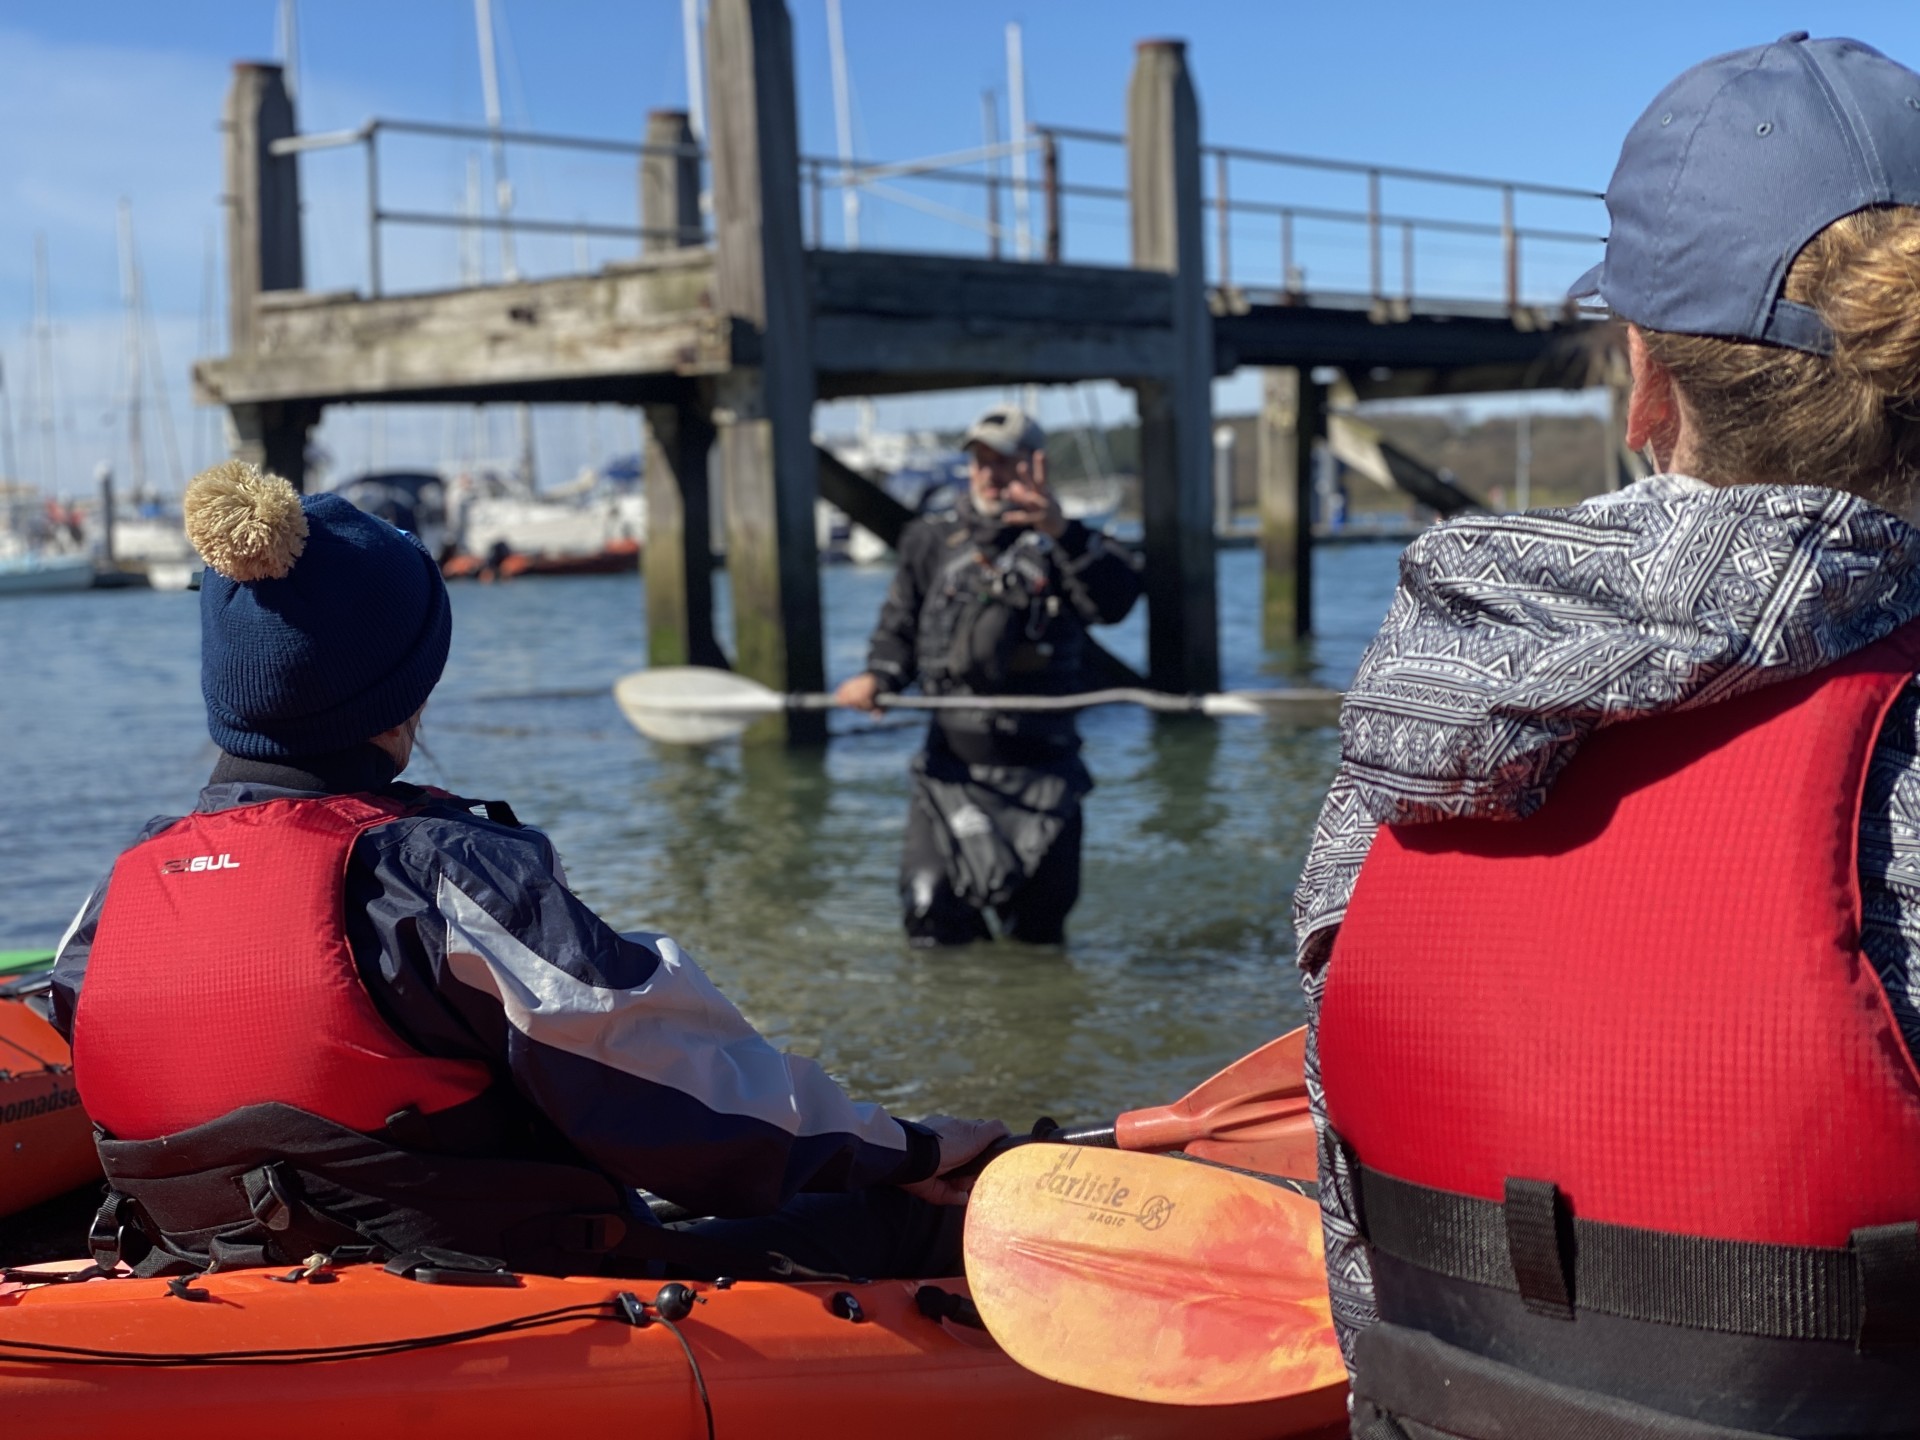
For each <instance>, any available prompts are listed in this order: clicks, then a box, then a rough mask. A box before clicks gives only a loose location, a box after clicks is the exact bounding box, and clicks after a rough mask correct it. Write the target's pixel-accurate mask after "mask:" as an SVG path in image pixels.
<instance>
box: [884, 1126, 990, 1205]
mask: <svg viewBox="0 0 1920 1440" xmlns="http://www.w3.org/2000/svg"><path fill="white" fill-rule="evenodd" d="M920 1123H921V1124H922V1125H924V1126H926V1127H927V1128H928V1129H929V1130H931V1131H933V1133H934V1134H935V1135H937V1136H939V1137H940V1168H939V1169H938V1170H937V1171H935V1172H934V1173H933V1175H932V1176H930V1177H929V1178H927V1179H925V1180H916V1181H914V1182H913V1184H911V1185H902V1186H901V1187H900V1188H901V1189H902V1190H904V1191H906V1192H907V1193H908V1194H909V1195H917V1196H919V1197H920V1199H922V1200H928V1201H931V1202H932V1203H933V1204H935V1205H964V1204H966V1201H967V1194H968V1192H970V1191H971V1190H972V1189H973V1181H974V1177H973V1176H971V1175H963V1176H951V1177H950V1176H949V1175H948V1174H947V1172H948V1171H950V1170H954V1169H957V1168H958V1167H960V1166H962V1165H964V1164H966V1163H967V1162H968V1161H969V1160H971V1159H973V1157H974V1156H976V1155H978V1154H979V1153H980V1152H981V1151H982V1150H984V1149H986V1148H987V1147H988V1146H989V1145H991V1144H993V1142H994V1141H996V1140H1004V1139H1006V1137H1007V1135H1008V1133H1009V1132H1008V1130H1007V1127H1006V1126H1004V1125H1002V1124H1001V1123H1000V1122H999V1121H998V1120H956V1119H955V1118H954V1117H953V1116H951V1115H929V1116H927V1118H926V1119H924V1120H922V1121H921V1122H920Z"/></svg>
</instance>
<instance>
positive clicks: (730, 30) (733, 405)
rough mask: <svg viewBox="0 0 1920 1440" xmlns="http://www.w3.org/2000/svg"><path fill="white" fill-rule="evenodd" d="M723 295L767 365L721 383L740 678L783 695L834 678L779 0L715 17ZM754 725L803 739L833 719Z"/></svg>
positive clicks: (712, 90) (788, 33) (790, 95)
mask: <svg viewBox="0 0 1920 1440" xmlns="http://www.w3.org/2000/svg"><path fill="white" fill-rule="evenodd" d="M707 75H708V79H707V94H708V95H709V97H711V101H712V103H711V105H710V107H709V112H708V113H709V114H710V116H711V117H712V119H711V123H710V128H709V131H708V144H709V146H710V147H711V155H712V166H713V223H714V244H715V252H716V253H715V262H714V292H715V293H714V302H715V306H716V308H717V309H718V310H719V311H720V312H721V313H722V314H723V315H727V316H730V317H733V318H734V319H735V320H737V321H744V322H746V323H747V324H748V325H749V326H751V327H752V328H753V329H754V330H755V331H757V332H758V342H759V364H758V365H757V366H754V367H743V368H735V369H733V370H731V371H729V372H728V373H727V374H726V375H725V376H723V377H722V378H721V381H720V394H719V403H718V406H717V408H716V410H715V418H716V419H717V420H718V421H719V426H720V464H721V468H722V473H723V476H724V482H725V485H726V511H727V574H728V577H729V579H730V581H731V583H732V586H733V614H734V632H735V634H736V636H737V637H738V644H737V646H736V649H737V652H738V654H737V663H738V666H739V669H740V671H741V673H743V674H745V675H750V676H752V677H753V678H754V679H755V680H758V681H760V682H761V683H762V684H765V685H771V686H773V687H774V688H775V689H778V690H787V691H796V690H819V689H821V688H823V687H824V685H825V683H826V668H825V656H824V646H823V644H822V640H821V633H820V632H821V623H820V574H819V555H818V553H817V551H816V548H815V543H814V529H813V507H814V500H815V498H816V496H817V495H818V493H819V486H818V482H817V480H816V478H815V473H814V472H815V466H816V462H815V459H814V452H813V436H812V420H813V398H814V374H813V355H812V350H811V344H812V341H811V336H810V334H809V330H808V326H809V316H808V299H807V296H808V290H807V283H808V282H807V269H806V253H805V248H804V241H803V238H802V234H801V229H800V161H799V154H798V151H797V149H796V148H795V146H796V142H795V139H794V137H795V135H796V134H797V133H798V128H799V127H798V122H797V119H796V112H795V106H794V88H793V32H792V26H791V23H790V22H789V20H788V18H787V8H786V6H785V5H784V4H782V3H781V0H713V4H712V7H711V9H710V10H709V11H708V17H707ZM783 719H784V723H782V718H776V720H775V721H774V722H773V723H772V724H770V725H767V726H764V727H763V726H756V727H755V729H754V731H753V732H752V733H753V734H755V735H760V736H773V737H779V736H781V735H783V734H784V736H785V737H786V738H787V739H788V740H789V741H790V742H794V743H813V742H819V741H823V740H824V739H825V738H826V722H825V717H824V716H822V715H820V714H818V713H817V712H816V713H800V712H796V713H795V714H793V715H791V716H788V717H783Z"/></svg>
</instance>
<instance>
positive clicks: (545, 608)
mask: <svg viewBox="0 0 1920 1440" xmlns="http://www.w3.org/2000/svg"><path fill="white" fill-rule="evenodd" d="M1395 559H1396V555H1395V552H1394V550H1393V549H1392V548H1391V547H1386V546H1364V547H1355V548H1353V549H1346V550H1330V551H1324V552H1323V553H1322V555H1321V557H1320V568H1319V571H1318V577H1317V583H1318V587H1319V602H1320V604H1321V606H1322V617H1323V623H1322V626H1321V632H1322V633H1321V636H1320V639H1319V641H1318V643H1317V647H1316V650H1315V652H1314V656H1313V660H1314V665H1313V669H1312V672H1311V678H1312V679H1314V680H1316V681H1317V682H1319V683H1326V684H1336V685H1337V684H1342V683H1344V682H1345V681H1346V679H1347V678H1348V676H1349V675H1350V674H1351V673H1352V669H1353V666H1354V664H1355V662H1356V661H1357V660H1358V658H1359V653H1360V649H1361V647H1362V646H1363V645H1364V644H1365V641H1366V639H1367V637H1368V636H1369V635H1370V634H1371V633H1372V630H1373V628H1374V626H1375V625H1376V624H1377V623H1378V621H1379V619H1380V617H1381V615H1382V614H1384V613H1385V610H1386V604H1387V600H1388V598H1389V596H1390V594H1391V590H1392V584H1393V575H1394V564H1395ZM823 578H824V585H825V602H826V608H827V616H828V633H829V637H830V639H829V668H830V671H831V673H832V675H833V676H834V677H835V678H839V677H841V676H844V675H846V674H849V673H851V672H852V671H854V670H855V669H857V668H858V667H859V665H860V663H861V660H862V659H863V657H864V654H865V637H866V633H867V630H868V628H869V627H870V626H871V624H872V621H873V617H874V616H875V615H876V614H877V612H878V608H879V605H880V601H881V598H882V596H883V594H884V592H885V589H886V584H887V578H888V576H887V573H886V572H885V571H880V570H852V569H837V570H829V571H827V572H825V574H824V577H823ZM1258 587H1259V572H1258V568H1257V558H1256V557H1255V556H1254V555H1253V554H1252V553H1251V552H1247V551H1236V552H1229V553H1226V554H1224V555H1222V556H1221V609H1222V613H1223V617H1224V620H1223V623H1224V631H1223V647H1222V648H1223V655H1224V666H1225V670H1226V678H1225V684H1226V685H1227V687H1229V688H1249V687H1255V686H1262V685H1270V684H1275V683H1286V679H1287V677H1286V676H1285V674H1284V673H1283V671H1282V669H1281V668H1280V666H1279V665H1278V664H1277V663H1276V661H1275V659H1274V657H1270V656H1268V655H1266V654H1264V653H1263V651H1262V649H1261V646H1260V639H1259V626H1258V596H1259V588H1258ZM721 588H722V590H723V591H724V586H722V587H721ZM454 597H455V598H454V611H455V628H454V644H453V656H452V660H451V661H450V663H449V665H448V667H447V674H446V679H445V680H444V681H443V682H442V684H441V686H440V689H439V690H438V691H437V692H436V693H435V697H434V700H433V702H432V704H431V705H430V707H429V708H428V710H427V717H426V723H425V726H424V728H423V736H424V738H425V741H426V747H427V749H428V751H429V752H430V753H429V754H427V755H425V756H418V757H416V760H415V763H414V766H413V769H412V770H411V771H410V772H409V778H410V779H415V780H419V781H423V782H426V783H434V784H441V785H445V786H447V787H449V788H451V789H454V790H458V791H460V792H462V793H464V794H468V795H473V796H478V797H495V796H498V797H504V798H507V799H510V800H512V802H513V804H514V806H515V808H516V809H517V811H518V812H519V814H520V816H521V818H522V819H523V820H526V821H527V822H528V823H531V824H536V825H539V826H541V827H542V828H543V829H545V830H547V831H548V833H550V834H551V835H552V836H553V837H554V840H555V842H556V843H557V844H558V845H559V847H560V850H561V853H562V855H563V856H564V858H565V861H566V864H567V869H568V872H569V875H570V878H571V880H572V882H573V884H574V886H575V888H576V889H577V890H578V891H579V892H580V894H581V895H582V896H584V897H585V898H586V900H587V901H588V902H589V903H590V904H592V905H593V906H594V907H595V908H596V909H598V910H599V911H600V913H601V914H603V915H604V916H606V917H607V919H609V920H610V921H612V922H613V923H614V924H615V925H616V926H618V927H620V928H624V929H631V928H649V929H659V930H664V931H666V932H668V933H670V934H672V935H674V936H675V937H677V938H678V939H679V940H681V941H682V942H683V943H684V944H686V945H687V946H688V947H689V948H690V949H691V950H692V951H693V952H694V953H695V954H696V955H698V956H699V957H700V958H701V960H702V962H703V963H704V964H705V965H706V966H707V967H708V969H709V970H710V972H711V973H712V974H713V976H714V977H715V979H716V980H717V981H718V982H719V983H720V984H721V985H722V987H723V988H725V989H726V990H727V992H728V993H729V994H730V995H732V996H733V997H734V999H735V1000H736V1001H737V1002H738V1003H739V1004H740V1006H741V1008H742V1009H744V1010H745V1011H746V1013H747V1014H748V1015H749V1016H750V1017H751V1018H752V1019H753V1020H754V1021H755V1023H757V1024H758V1025H759V1026H760V1027H761V1028H762V1029H763V1030H764V1031H766V1032H767V1033H768V1034H769V1035H771V1036H773V1037H774V1038H775V1039H776V1040H777V1041H778V1042H779V1043H780V1044H782V1045H784V1046H787V1047H789V1048H791V1049H795V1050H799V1051H802V1052H805V1053H808V1054H812V1055H817V1056H819V1057H820V1058H821V1060H822V1061H823V1062H824V1063H825V1064H826V1065H827V1066H828V1067H829V1068H830V1069H832V1070H833V1072H834V1073H835V1074H836V1075H838V1076H839V1077H840V1078H841V1079H842V1080H843V1081H844V1082H845V1083H846V1084H847V1085H848V1086H849V1087H850V1088H851V1089H852V1090H853V1091H854V1092H855V1093H856V1094H858V1095H861V1096H863V1097H865V1098H871V1099H877V1100H881V1101H884V1102H885V1103H887V1104H888V1105H889V1106H892V1107H895V1108H897V1109H899V1110H901V1111H902V1112H903V1113H907V1114H919V1113H922V1112H925V1111H933V1110H948V1111H954V1112H957V1113H960V1114H975V1115H982V1114H993V1115H1002V1116H1004V1117H1005V1118H1006V1119H1007V1120H1008V1121H1009V1122H1010V1123H1013V1124H1015V1125H1016V1126H1017V1127H1020V1126H1024V1125H1026V1124H1028V1123H1030V1122H1031V1121H1032V1119H1033V1117H1034V1116H1035V1115H1037V1114H1040V1113H1042V1112H1045V1113H1049V1114H1052V1115H1054V1116H1056V1117H1058V1118H1059V1119H1061V1120H1063V1121H1064V1120H1070V1119H1084V1118H1091V1117H1096V1116H1103V1115H1109V1114H1111V1113H1112V1112H1114V1111H1116V1110H1119V1109H1125V1108H1129V1107H1131V1106H1134V1105H1139V1104H1146V1103H1153V1102H1157V1101H1162V1100H1169V1099H1172V1098H1174V1097H1175V1096H1177V1095H1179V1094H1181V1093H1183V1092H1184V1091H1185V1090H1187V1089H1188V1088H1189V1087H1190V1086H1191V1085H1192V1084H1194V1083H1195V1082H1197V1081H1198V1080H1200V1079H1201V1078H1203V1077H1204V1076H1205V1075H1207V1074H1208V1073H1210V1072H1211V1071H1212V1070H1213V1069H1215V1068H1217V1066H1218V1065H1219V1064H1221V1063H1224V1062H1225V1061H1226V1060H1229V1059H1231V1058H1233V1057H1234V1056H1237V1055H1240V1054H1243V1053H1244V1052H1245V1051H1247V1050H1249V1049H1251V1048H1252V1047H1253V1046H1255V1045H1257V1044H1259V1043H1260V1042H1262V1041H1264V1040H1266V1039H1268V1038H1270V1037H1272V1036H1273V1035H1276V1034H1278V1033H1279V1032H1281V1031H1282V1030H1284V1029H1287V1028H1289V1027H1290V1026H1292V1025H1293V1024H1295V1023H1297V1020H1298V1017H1299V1009H1300V1007H1299V999H1298V992H1297V989H1296V987H1295V983H1294V979H1293V973H1292V966H1291V953H1292V940H1291V936H1290V933H1289V930H1288V927H1287V902H1288V898H1289V895H1290V893H1291V891H1292V887H1293V883H1294V879H1295V877H1296V875H1297V873H1298V871H1299V866H1300V862H1301V860H1302V858H1303V856H1304V854H1305V850H1306V845H1307V840H1308V836H1309V833H1310V828H1311V825H1312V821H1313V816H1314V812H1315V810H1316V808H1317V806H1318V804H1319V800H1320V796H1321V793H1322V791H1323V790H1324V789H1325V786H1326V783H1327V780H1328V778H1329V777H1330V775H1331V773H1332V768H1333V763H1334V758H1335V737H1334V735H1333V733H1332V732H1331V731H1325V730H1322V731H1295V730H1289V729H1285V728H1281V727H1279V726H1272V725H1267V724H1264V723H1262V722H1260V721H1255V720H1241V721H1224V722H1211V721H1176V722H1167V721H1160V722H1155V721H1152V720H1149V719H1148V718H1147V717H1145V716H1144V715H1142V714H1140V713H1137V712H1128V711H1120V710H1107V711H1100V712H1095V713H1094V714H1092V715H1090V716H1089V717H1087V718H1086V720H1085V721H1084V729H1085V733H1086V736H1087V759H1088V763H1089V765H1090V766H1091V768H1092V769H1093V772H1094V774H1095V776H1096V778H1097V779H1098V781H1099V788H1098V789H1097V790H1096V791H1095V792H1094V794H1093V795H1092V797H1091V798H1090V799H1089V801H1088V806H1087V819H1088V826H1087V836H1088V838H1087V847H1086V866H1085V883H1084V889H1083V893H1082V898H1081V902H1080V906H1079V908H1078V909H1077V910H1076V911H1075V913H1074V920H1073V924H1072V933H1071V937H1070V941H1069V944H1068V946H1067V948H1066V950H1065V951H1064V952H1060V951H1050V950H1029V949H1022V948H1017V947H1012V946H1004V945H1002V946H979V947H973V948H971V949H967V950H963V951H958V952H935V953H927V952H921V951H913V950H909V949H908V948H907V946H906V945H905V943H904V942H903V940H902V939H901V936H900V932H899V929H898V924H897V920H896V918H895V904H896V902H895V895H894V871H895V866H896V863H897V848H898V845H899V838H900V833H901V829H902V826H903V823H904V813H905V805H904V801H905V786H904V771H905V766H906V763H907V759H908V757H909V756H910V755H911V753H912V751H913V749H914V747H915V745H916V744H917V742H918V737H919V727H918V726H917V725H887V726H871V725H868V724H866V723H865V722H862V721H859V720H857V719H855V718H854V717H851V716H849V717H845V718H844V719H841V720H837V721H836V724H839V725H843V726H844V727H845V728H846V730H847V738H845V739H842V740H838V741H836V742H835V744H834V745H833V746H832V747H831V748H830V750H829V751H828V752H827V753H826V754H825V755H824V756H815V757H794V756H790V755H787V754H785V753H782V752H779V751H766V750H762V749H754V750H744V749H743V748H742V747H741V746H739V745H738V744H731V745H725V746H720V747H716V748H714V749H711V750H701V751H694V750H671V749H665V748H658V747H655V746H654V745H652V744H651V743H650V742H648V741H645V740H642V739H640V738H639V737H638V736H636V735H635V734H634V733H633V732H632V731H631V730H630V729H629V728H628V727H627V725H626V723H625V722H624V721H623V720H622V719H621V717H620V714H619V712H618V711H617V710H616V709H615V707H614V704H613V701H612V698H611V696H610V694H609V693H608V687H609V686H610V685H611V683H612V681H613V679H614V678H615V677H616V676H618V675H620V674H621V673H623V672H625V671H627V670H630V669H632V668H634V667H635V666H636V665H637V664H638V663H639V658H640V656H641V655H642V653H643V647H644V643H645V641H644V631H643V626H642V620H643V616H642V613H641V596H640V587H639V586H638V585H637V584H636V583H635V582H634V581H633V580H632V579H630V578H627V577H596V578H583V579H577V580H548V581H527V582H521V583H519V584H511V585H500V586H487V587H480V586H472V585H468V586H458V587H455V591H454ZM1143 633H1144V632H1143V627H1142V625H1141V624H1140V621H1139V617H1138V616H1136V617H1135V618H1134V619H1133V620H1132V621H1130V622H1129V623H1128V624H1127V625H1125V626H1121V627H1119V628H1118V629H1117V630H1114V631H1111V632H1108V634H1109V643H1111V644H1112V646H1113V648H1115V649H1116V650H1117V651H1118V652H1119V653H1121V654H1122V655H1124V656H1127V657H1128V658H1129V659H1133V660H1136V661H1138V660H1139V658H1140V656H1141V653H1142V649H1143V644H1144V640H1143ZM198 654H199V628H198V597H197V596H195V595H192V594H155V593H152V592H145V591H125V592H117V593H105V592H96V593H83V594H79V595H72V596H23V597H13V598H7V599H4V600H0V733H4V734H5V736H6V737H7V748H6V752H5V753H6V758H5V760H4V762H0V777H4V780H3V781H0V875H3V876H4V877H5V878H4V879H0V949H5V948H12V947H25V946H38V945H45V946H49V947H50V946H51V945H52V944H53V942H54V941H55V940H57V939H58V937H59V935H60V933H61V931H62V930H63V929H64V928H65V926H66V923H67V921H68V919H69V918H70V917H71V915H72V912H73V910H74V909H75V907H76V906H77V905H78V904H79V902H80V900H81V898H82V897H83V896H84V895H85V893H86V891H87V888H88V887H89V886H90V885H91V884H92V883H93V881H94V880H95V878H96V877H97V876H98V875H99V874H100V873H102V872H103V871H104V869H105V867H106V866H107V865H108V864H109V863H110V862H111V861H112V858H113V856H114V854H115V853H116V852H117V851H118V850H119V849H120V848H121V847H122V846H123V845H125V844H126V843H128V841H129V840H130V839H131V838H132V834H133V832H134V831H135V829H136V828H137V827H138V825H139V823H140V822H141V821H142V820H144V819H145V818H146V817H147V816H149V815H153V814H159V813H179V812H180V811H182V810H184V809H186V808H188V807H189V806H190V805H191V803H192V799H193V796H194V793H195V791H196V790H197V789H198V787H199V785H200V783H201V782H202V780H203V779H204V777H205V775H206V772H207V770H208V769H209V767H210V766H211V764H212V760H213V749H212V745H211V742H210V741H208V739H207V736H206V730H205V728H204V720H203V716H202V712H201V709H200V696H199V686H198Z"/></svg>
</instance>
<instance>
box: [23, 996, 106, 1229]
mask: <svg viewBox="0 0 1920 1440" xmlns="http://www.w3.org/2000/svg"><path fill="white" fill-rule="evenodd" d="M43 993H44V987H43V986H42V985H40V984H37V983H36V982H35V979H34V978H21V977H12V978H9V977H8V976H7V975H6V974H5V973H4V972H0V1218H4V1217H6V1216H8V1215H12V1214H14V1213H16V1212H17V1211H20V1210H24V1209H26V1208H27V1207H28V1206H29V1205H38V1204H39V1203H40V1202H41V1201H42V1200H50V1199H52V1198H53V1197H54V1196H55V1195H62V1194H65V1193H66V1192H67V1191H69V1190H72V1189H75V1188H76V1187H78V1186H81V1185H84V1184H86V1183H87V1181H89V1180H90V1179H92V1178H93V1177H94V1176H96V1175H98V1174H99V1173H100V1162H99V1160H98V1159H97V1158H96V1157H95V1155H94V1150H93V1127H92V1126H91V1125H90V1124H89V1123H88V1121H87V1113H86V1111H84V1110H82V1109H81V1108H80V1092H79V1091H78V1090H76V1089H75V1088H74V1084H73V1057H72V1055H71V1054H70V1053H69V1052H68V1050H67V1042H66V1041H64V1040H62V1039H61V1038H60V1036H59V1035H58V1034H57V1033H55V1031H54V1028H53V1026H51V1025H49V1024H48V1023H47V1022H46V1020H45V1018H44V1017H43V1015H42V1013H41V1011H40V1010H39V1009H38V1008H36V1005H37V1004H39V1003H43V1002H42V1001H41V999H40V997H41V995H42V994H43ZM0 1258H4V1257H0Z"/></svg>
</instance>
